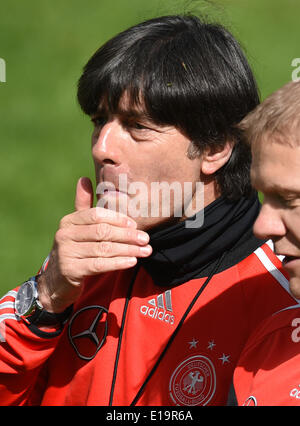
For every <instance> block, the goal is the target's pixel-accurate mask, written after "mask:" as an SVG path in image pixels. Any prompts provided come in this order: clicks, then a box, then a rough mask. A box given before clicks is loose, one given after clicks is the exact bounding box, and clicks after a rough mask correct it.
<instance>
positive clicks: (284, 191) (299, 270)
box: [251, 141, 300, 298]
mask: <svg viewBox="0 0 300 426" xmlns="http://www.w3.org/2000/svg"><path fill="white" fill-rule="evenodd" d="M252 154H253V161H252V166H251V180H252V184H253V186H254V187H255V188H256V189H257V190H259V191H261V192H262V193H263V194H264V202H263V206H262V209H261V212H260V214H259V216H258V218H257V220H256V222H255V224H254V233H255V234H256V236H257V237H258V238H261V239H263V238H271V239H272V240H273V242H274V245H275V252H276V254H278V255H284V256H286V258H285V259H284V261H283V266H284V267H285V269H286V270H287V271H288V273H289V276H290V288H291V291H292V293H293V295H294V296H295V297H296V298H300V146H297V147H290V146H288V145H283V144H280V143H277V142H271V141H265V143H264V141H262V142H258V143H255V144H254V146H253V148H252Z"/></svg>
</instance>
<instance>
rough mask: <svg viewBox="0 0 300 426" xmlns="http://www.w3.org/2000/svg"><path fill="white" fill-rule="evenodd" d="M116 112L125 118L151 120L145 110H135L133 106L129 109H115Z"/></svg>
mask: <svg viewBox="0 0 300 426" xmlns="http://www.w3.org/2000/svg"><path fill="white" fill-rule="evenodd" d="M116 114H117V115H118V116H119V117H120V118H122V119H125V120H147V121H152V120H151V117H150V116H149V115H148V114H147V113H146V112H145V111H140V110H136V109H134V108H131V109H125V108H118V110H117V111H116Z"/></svg>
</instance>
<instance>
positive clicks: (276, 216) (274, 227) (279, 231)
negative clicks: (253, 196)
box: [253, 202, 286, 240]
mask: <svg viewBox="0 0 300 426" xmlns="http://www.w3.org/2000/svg"><path fill="white" fill-rule="evenodd" d="M253 232H254V234H255V236H256V237H257V238H259V239H261V240H264V239H270V238H276V237H282V236H284V235H285V234H286V228H285V225H284V222H283V219H282V214H281V210H280V209H279V208H276V207H275V206H272V205H271V204H270V203H268V202H264V203H263V205H262V208H261V211H260V213H259V215H258V217H257V219H256V221H255V223H254V226H253Z"/></svg>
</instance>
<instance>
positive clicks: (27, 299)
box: [15, 277, 43, 318]
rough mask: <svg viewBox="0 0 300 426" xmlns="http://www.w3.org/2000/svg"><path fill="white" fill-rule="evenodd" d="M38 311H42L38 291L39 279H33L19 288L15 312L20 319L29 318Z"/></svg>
mask: <svg viewBox="0 0 300 426" xmlns="http://www.w3.org/2000/svg"><path fill="white" fill-rule="evenodd" d="M37 309H39V310H42V309H43V306H42V305H41V303H40V302H39V295H38V290H37V277H31V278H30V279H29V280H28V281H25V282H24V283H23V284H22V285H21V287H20V288H19V290H18V292H17V295H16V300H15V312H16V315H17V316H18V317H24V318H27V317H29V316H30V315H32V314H33V313H34V312H35V311H36V310H37Z"/></svg>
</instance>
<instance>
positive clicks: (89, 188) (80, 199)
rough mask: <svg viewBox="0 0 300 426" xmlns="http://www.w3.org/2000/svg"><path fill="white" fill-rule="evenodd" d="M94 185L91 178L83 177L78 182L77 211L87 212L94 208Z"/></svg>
mask: <svg viewBox="0 0 300 426" xmlns="http://www.w3.org/2000/svg"><path fill="white" fill-rule="evenodd" d="M93 199H94V192H93V185H92V182H91V180H90V179H89V178H87V177H81V178H80V179H79V180H78V182H77V187H76V195H75V210H76V211H80V210H86V209H89V208H91V207H93Z"/></svg>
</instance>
